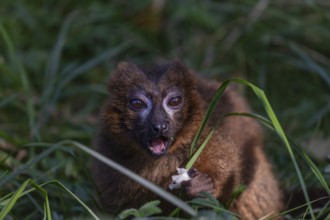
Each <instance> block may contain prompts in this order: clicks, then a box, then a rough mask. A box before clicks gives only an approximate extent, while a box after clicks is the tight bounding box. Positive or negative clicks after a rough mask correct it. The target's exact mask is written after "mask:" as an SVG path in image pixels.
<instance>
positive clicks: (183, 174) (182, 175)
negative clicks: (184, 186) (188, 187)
mask: <svg viewBox="0 0 330 220" xmlns="http://www.w3.org/2000/svg"><path fill="white" fill-rule="evenodd" d="M176 171H177V172H178V174H179V175H173V176H172V183H171V184H170V185H169V186H168V188H170V190H172V189H178V188H181V183H182V181H187V180H191V177H190V176H189V175H188V170H187V169H185V168H176Z"/></svg>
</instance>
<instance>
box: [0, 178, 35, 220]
mask: <svg viewBox="0 0 330 220" xmlns="http://www.w3.org/2000/svg"><path fill="white" fill-rule="evenodd" d="M30 182H31V180H30V179H28V180H26V181H25V182H24V183H23V184H22V185H21V186H20V187H19V188H18V190H17V191H16V192H15V193H14V194H13V196H12V197H11V198H10V200H9V202H8V203H7V204H6V205H5V207H4V208H3V209H2V210H1V212H0V220H3V219H4V218H5V217H6V216H7V214H8V213H9V212H10V210H11V209H12V208H13V207H14V205H15V204H16V202H17V200H18V199H19V198H20V197H21V196H22V193H23V192H24V190H25V188H26V187H27V185H28V184H29V183H30Z"/></svg>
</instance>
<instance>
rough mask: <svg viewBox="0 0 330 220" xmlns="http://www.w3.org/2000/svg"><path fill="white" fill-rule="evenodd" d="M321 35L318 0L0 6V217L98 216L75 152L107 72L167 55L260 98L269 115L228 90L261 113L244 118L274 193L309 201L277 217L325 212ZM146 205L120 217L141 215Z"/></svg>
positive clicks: (199, 202)
mask: <svg viewBox="0 0 330 220" xmlns="http://www.w3.org/2000/svg"><path fill="white" fill-rule="evenodd" d="M329 27H330V4H329V3H328V2H327V1H326V0H306V1H295V0H287V1H282V0H280V1H269V0H259V1H256V0H244V1H238V0H236V1H215V0H203V1H197V0H190V1H188V0H182V1H166V2H165V1H163V0H141V1H104V0H103V1H101V0H100V1H86V0H82V1H65V0H58V1H51V0H47V1H41V0H34V1H28V0H2V1H1V3H0V210H1V212H0V219H3V218H4V217H5V216H7V219H22V217H24V218H23V219H40V218H42V217H44V218H47V219H81V218H93V216H94V219H97V218H100V219H102V214H99V213H100V207H99V205H98V203H97V200H96V198H95V196H94V194H93V183H92V181H91V177H90V171H89V162H87V161H91V158H92V156H93V154H92V153H89V152H86V151H85V150H83V149H84V148H83V145H85V146H91V145H92V137H93V135H94V133H95V127H96V124H97V115H98V112H99V110H100V106H102V103H103V101H104V100H105V98H106V96H107V90H106V83H107V79H108V77H109V73H110V72H111V70H113V69H114V68H115V66H116V64H117V63H118V62H119V61H122V60H127V61H131V62H134V63H137V64H146V63H152V62H160V61H165V60H170V59H174V58H180V59H181V60H182V61H183V62H184V63H186V64H187V65H188V66H189V67H190V68H192V69H194V70H196V71H197V72H200V73H201V74H203V75H205V76H206V77H209V78H214V79H220V80H222V81H223V80H225V79H228V78H231V77H235V78H238V77H239V78H244V79H247V80H248V81H249V82H252V83H253V84H254V85H257V86H258V87H260V88H261V89H262V90H263V91H264V92H265V94H266V97H267V99H268V101H269V102H270V105H271V107H272V108H273V110H274V112H275V113H276V116H277V117H275V115H269V111H267V112H265V111H264V106H265V103H262V102H261V101H260V100H263V99H259V98H257V97H256V96H255V93H254V92H253V90H251V89H250V88H249V87H248V86H247V87H242V88H241V87H240V88H241V89H242V90H244V91H242V92H245V93H246V95H247V96H248V97H249V99H250V101H251V104H252V105H253V107H254V109H255V110H256V112H257V113H258V114H259V115H262V116H265V117H262V116H259V115H245V116H244V117H246V116H248V117H257V118H258V119H259V120H260V121H261V122H262V123H264V124H265V125H266V126H268V127H270V128H271V129H265V130H268V131H270V132H266V134H267V141H266V143H267V144H266V147H265V148H266V150H267V151H268V153H269V158H270V159H271V160H272V162H273V163H274V165H275V168H276V169H277V173H278V176H279V178H280V180H281V185H282V187H283V188H284V189H287V190H294V191H295V190H299V189H303V192H304V193H303V195H305V196H304V197H305V199H306V200H307V201H308V200H309V199H310V202H309V203H307V202H305V203H306V205H305V206H304V207H303V208H302V209H301V210H299V211H295V212H292V211H290V210H289V211H288V213H287V215H288V216H289V218H290V216H294V215H296V216H300V218H306V219H307V218H314V219H322V218H324V215H326V213H329V212H330V204H329V202H328V203H322V205H321V206H320V205H318V206H316V205H315V204H317V202H320V201H325V200H324V199H323V200H322V196H320V197H317V198H314V197H313V193H312V192H314V190H315V189H324V191H325V192H326V191H327V193H328V196H329V182H330V173H329V172H328V173H325V172H324V171H325V169H326V167H328V170H329V167H330V162H329V160H327V159H326V157H327V156H328V155H329V154H330V150H329V149H330V135H329V134H330V44H329V43H328V42H329V39H330V29H329ZM250 87H252V88H255V87H254V86H253V85H250ZM254 90H255V89H254ZM266 109H267V108H266ZM268 110H269V108H268ZM267 113H268V114H267ZM230 117H241V116H238V115H237V114H234V115H231V116H230ZM277 119H278V121H279V122H280V124H281V125H279V124H278V123H277ZM282 128H283V130H284V132H283V131H282ZM272 129H275V131H277V134H276V133H273V132H271V130H272ZM279 137H280V138H279ZM64 140H70V141H64ZM282 141H283V142H285V144H283V142H282ZM79 146H80V147H79ZM301 146H302V147H303V148H306V149H308V150H306V153H304V152H303V151H302V149H301ZM311 149H312V150H311ZM310 158H311V159H310ZM312 161H313V162H312ZM297 174H298V175H297ZM325 195H327V194H326V193H325ZM309 197H311V198H309ZM314 200H315V201H314ZM157 204H158V202H156V201H154V202H152V201H150V203H148V204H146V205H144V206H142V207H141V208H140V209H137V210H136V209H135V210H125V211H123V212H122V213H121V216H122V217H123V216H129V215H133V216H138V217H142V216H150V215H152V214H156V213H158V211H159V210H158V208H157ZM189 204H190V205H192V206H193V207H200V206H207V207H210V208H211V209H212V210H211V211H203V212H198V216H197V217H194V219H198V218H199V217H201V216H207V217H208V218H209V219H219V218H221V217H222V218H224V219H233V218H234V217H233V216H232V215H231V214H228V213H227V212H225V211H223V207H222V206H221V205H220V204H218V203H217V201H215V200H214V199H212V198H211V197H208V196H207V195H206V197H205V198H204V199H196V200H193V201H190V202H189ZM95 213H96V214H95ZM322 214H323V216H322ZM173 216H175V213H173ZM292 218H293V217H292ZM328 218H330V216H328Z"/></svg>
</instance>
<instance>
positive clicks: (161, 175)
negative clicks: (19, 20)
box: [93, 61, 282, 220]
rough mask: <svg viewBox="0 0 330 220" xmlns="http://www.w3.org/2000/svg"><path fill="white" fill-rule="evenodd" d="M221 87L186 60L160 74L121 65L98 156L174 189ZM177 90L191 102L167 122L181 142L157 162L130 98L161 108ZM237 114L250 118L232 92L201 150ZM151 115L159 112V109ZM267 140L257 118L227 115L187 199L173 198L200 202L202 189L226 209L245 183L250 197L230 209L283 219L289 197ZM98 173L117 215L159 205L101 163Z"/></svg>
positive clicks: (103, 199) (251, 215) (245, 193)
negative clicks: (140, 95) (139, 93)
mask: <svg viewBox="0 0 330 220" xmlns="http://www.w3.org/2000/svg"><path fill="white" fill-rule="evenodd" d="M218 87H219V84H218V83H215V82H210V81H207V80H204V79H202V78H200V77H199V76H197V75H196V74H194V73H193V72H191V71H189V70H188V69H187V68H186V67H185V66H184V65H183V64H182V63H180V62H179V61H174V62H172V63H170V64H168V65H162V66H157V67H156V68H154V69H152V70H145V69H142V68H139V67H137V66H135V65H133V64H129V63H121V64H119V65H118V68H117V70H116V71H115V72H114V73H113V74H112V75H111V78H110V82H109V91H110V93H111V96H110V98H109V100H108V101H107V102H106V104H105V106H104V108H103V111H102V115H101V122H100V123H101V125H100V129H99V135H98V138H97V143H96V145H97V150H98V151H99V152H101V153H102V154H103V155H105V156H107V157H109V158H111V159H113V160H115V161H117V162H118V163H120V164H122V165H124V166H125V167H127V168H129V169H130V170H132V171H134V172H136V173H137V174H139V175H140V176H142V177H144V178H146V179H148V180H150V181H152V182H154V183H155V184H157V185H159V186H161V187H163V188H164V189H167V188H168V185H169V183H170V182H171V176H172V175H175V174H176V168H177V167H185V165H186V163H187V161H188V160H189V150H190V145H191V142H192V140H193V138H194V136H195V134H196V132H197V130H198V128H199V127H200V125H201V121H202V118H203V117H204V115H205V112H206V110H207V107H208V105H209V103H210V101H211V99H212V97H213V95H214V94H215V91H216V90H217V88H218ZM173 88H178V89H179V90H180V91H181V93H180V94H182V96H183V104H182V109H181V110H180V111H179V112H177V113H176V114H175V116H174V119H173V118H172V119H171V120H172V121H171V120H170V119H166V120H169V121H170V122H168V123H169V129H172V130H174V131H173V133H172V135H171V137H173V138H174V141H173V142H172V143H170V145H169V147H168V149H167V152H166V153H164V154H163V155H161V156H157V157H155V156H152V155H150V152H148V150H147V148H146V147H145V146H142V145H143V144H141V142H140V141H139V140H138V139H139V137H140V136H141V137H142V136H143V137H145V136H146V135H148V133H147V134H146V133H143V132H147V131H144V130H143V129H136V126H137V125H136V124H137V123H139V120H140V119H139V117H138V116H137V115H136V114H137V113H136V112H134V111H132V110H131V109H130V108H129V107H128V103H129V100H130V94H131V93H134V92H135V91H140V90H143V93H145V94H147V96H148V97H150V99H151V100H153V101H154V102H155V103H159V102H158V101H157V100H158V99H163V98H162V97H163V96H164V94H166V93H168V92H169V91H171V90H172V89H173ZM154 105H157V104H154ZM159 111H160V110H159ZM230 112H250V108H249V107H248V105H247V103H246V101H245V99H244V98H242V97H241V96H239V95H238V94H237V93H236V92H235V91H234V89H233V88H228V89H226V91H225V93H224V94H223V96H222V98H221V100H220V101H219V104H218V106H217V107H216V110H215V112H214V113H213V116H212V117H211V119H210V120H209V122H208V124H207V126H206V128H205V129H204V131H203V133H202V136H201V138H200V141H199V144H200V143H201V142H202V141H203V140H204V139H205V137H206V136H207V135H208V133H209V132H210V130H211V128H212V127H213V126H214V125H215V123H216V121H217V120H218V119H219V117H221V116H223V115H224V114H226V113H230ZM149 114H153V110H151V113H149ZM155 114H156V113H155ZM157 114H158V113H157ZM139 126H145V127H147V126H150V123H149V121H148V119H147V120H146V121H144V123H143V124H140V125H139ZM146 130H147V128H146ZM139 132H141V134H140V133H139ZM168 132H171V131H168ZM136 134H138V135H136ZM164 135H166V134H164ZM262 136H263V135H262V132H261V128H260V126H259V124H258V123H257V122H256V121H255V120H254V119H251V118H248V117H239V116H233V117H225V118H224V119H223V121H222V123H221V124H220V126H219V127H218V129H217V130H216V132H215V133H214V135H213V136H212V138H211V140H210V141H209V143H208V144H207V146H206V148H205V149H204V151H203V152H202V154H201V155H200V157H199V158H198V160H197V161H196V163H195V165H194V168H196V170H197V171H195V174H194V178H192V180H190V181H188V182H185V183H184V184H183V185H184V187H185V193H182V192H179V191H180V190H173V191H171V192H173V193H175V194H178V195H181V196H182V194H186V195H188V196H190V197H192V196H196V194H197V193H198V192H200V191H208V192H210V193H212V194H213V195H214V196H215V197H216V198H218V199H219V201H220V202H222V203H223V204H225V203H226V202H228V200H229V199H231V196H232V193H233V191H234V190H235V189H236V188H237V187H238V186H239V185H240V184H243V185H245V186H246V189H245V191H243V193H242V194H241V195H240V196H239V197H238V198H237V199H236V200H235V202H234V203H233V204H232V206H231V207H230V209H231V210H232V211H235V212H237V213H238V215H239V216H240V219H244V220H249V219H251V220H252V219H253V220H255V219H258V218H261V217H265V216H272V215H276V214H278V213H279V212H280V210H281V208H282V202H281V192H280V190H279V187H278V183H277V180H276V178H275V177H274V174H273V171H272V168H271V165H270V164H269V162H268V161H267V159H266V157H265V154H264V152H263V149H262V145H263V144H262V141H263V140H262ZM93 175H94V180H95V183H96V185H97V188H98V191H99V192H100V198H101V202H102V204H103V205H104V206H105V208H106V209H107V210H108V211H109V212H117V211H120V210H122V209H124V208H130V207H135V208H138V207H140V206H141V205H142V204H144V203H145V202H147V201H150V200H154V199H159V198H157V196H156V195H155V194H153V193H151V192H150V191H148V189H145V188H143V187H142V186H140V185H139V184H137V183H135V182H134V181H132V180H130V179H128V178H127V177H125V176H123V175H122V174H120V173H118V172H117V171H114V170H113V169H111V168H109V167H107V166H106V165H104V164H102V163H100V162H97V161H96V162H95V163H94V167H93ZM162 204H163V208H164V210H167V208H168V203H167V202H165V201H163V202H162Z"/></svg>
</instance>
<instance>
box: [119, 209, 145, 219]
mask: <svg viewBox="0 0 330 220" xmlns="http://www.w3.org/2000/svg"><path fill="white" fill-rule="evenodd" d="M130 216H135V217H140V216H139V211H138V210H137V209H125V210H124V211H122V212H121V213H120V214H119V215H118V217H119V219H126V218H128V217H130Z"/></svg>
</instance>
